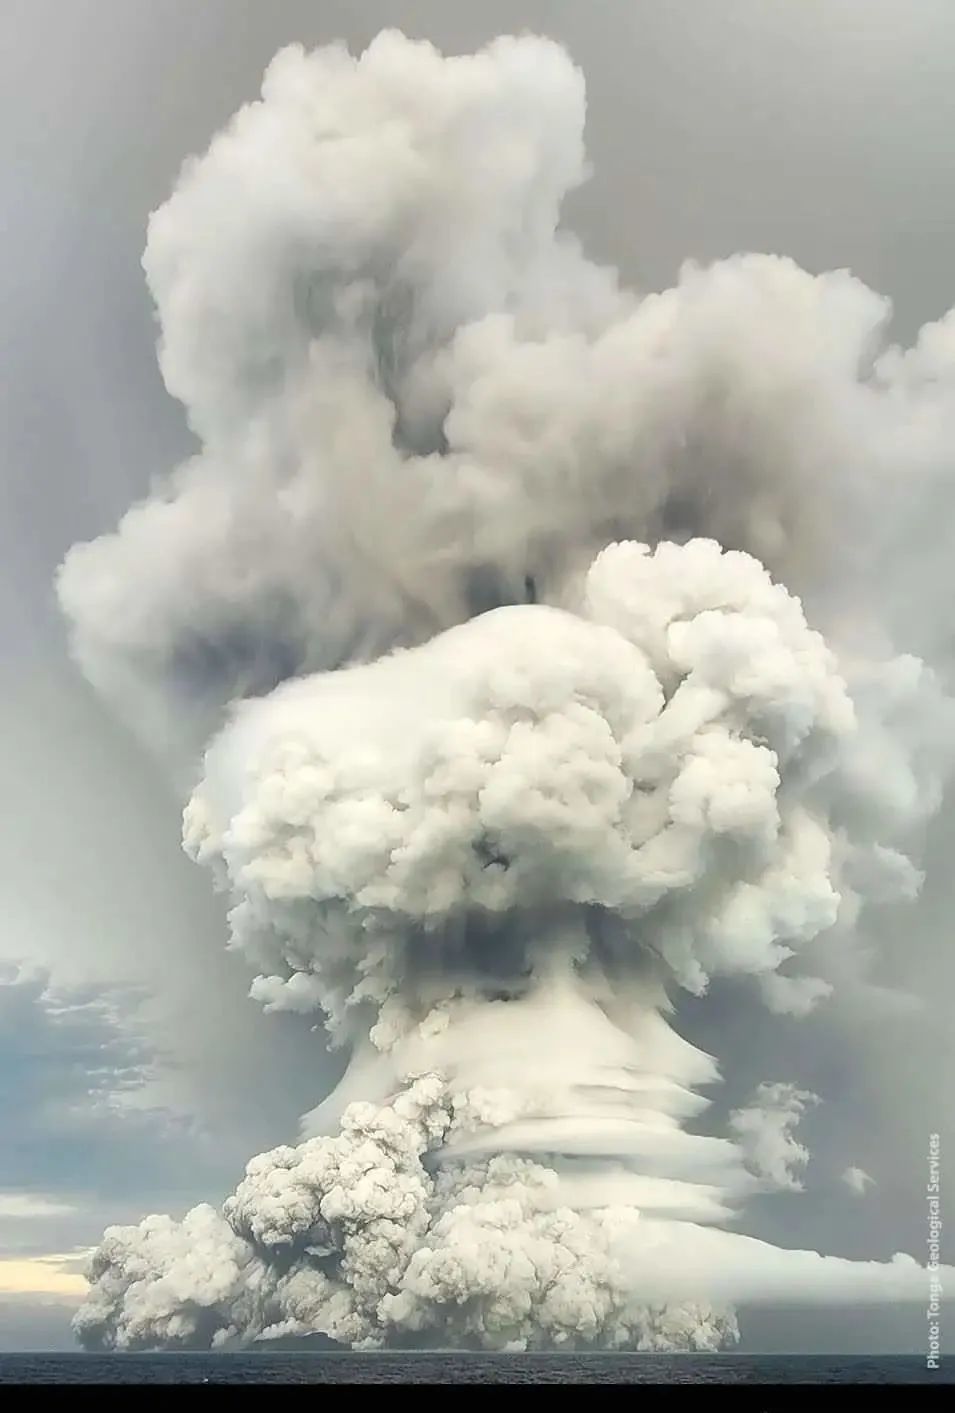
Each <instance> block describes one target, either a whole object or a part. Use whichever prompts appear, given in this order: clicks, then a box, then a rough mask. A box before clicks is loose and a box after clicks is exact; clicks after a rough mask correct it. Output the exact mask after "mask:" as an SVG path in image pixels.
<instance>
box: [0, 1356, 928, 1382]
mask: <svg viewBox="0 0 955 1413" xmlns="http://www.w3.org/2000/svg"><path fill="white" fill-rule="evenodd" d="M947 1362H948V1361H945V1360H943V1361H942V1369H941V1370H939V1371H937V1372H936V1371H934V1370H931V1369H926V1367H925V1359H924V1357H923V1356H922V1355H913V1354H895V1355H831V1354H826V1355H813V1354H810V1355H793V1354H718V1355H709V1354H706V1355H703V1354H677V1355H673V1354H464V1353H420V1354H403V1353H394V1352H392V1353H372V1354H348V1353H341V1354H339V1353H334V1354H325V1353H295V1352H282V1353H269V1354H267V1353H255V1354H0V1384H49V1383H55V1384H204V1383H208V1384H350V1383H351V1384H358V1383H361V1384H403V1383H404V1384H661V1383H662V1384H853V1383H860V1384H862V1383H865V1384H918V1383H945V1384H949V1383H951V1382H952V1381H953V1376H952V1372H951V1370H947V1369H946V1367H945V1365H946V1363H947Z"/></svg>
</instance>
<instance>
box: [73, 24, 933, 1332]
mask: <svg viewBox="0 0 955 1413" xmlns="http://www.w3.org/2000/svg"><path fill="white" fill-rule="evenodd" d="M583 121H584V86H583V80H582V77H581V75H580V73H579V72H578V71H577V70H576V69H575V68H574V66H573V65H572V63H571V62H570V60H569V59H568V57H567V55H566V54H565V53H564V52H563V50H561V49H560V48H559V47H558V46H556V45H555V44H552V43H550V42H548V41H545V40H541V39H536V38H530V37H528V38H521V39H509V38H505V39H499V40H497V41H495V42H494V43H493V44H491V45H489V46H488V47H487V48H486V49H484V50H483V51H481V52H480V53H478V54H476V55H473V56H468V57H455V58H444V57H442V56H441V55H440V54H439V53H437V52H436V51H435V49H433V48H432V47H431V46H430V45H428V44H424V43H412V42H410V41H409V40H407V39H405V38H404V37H403V36H401V35H400V34H397V33H385V34H382V35H380V36H379V37H378V38H377V39H376V40H375V41H374V43H373V44H372V45H371V46H370V47H369V48H368V50H367V51H366V52H365V53H363V54H362V55H361V56H360V57H358V58H354V57H352V56H351V55H350V54H349V53H348V52H347V51H346V50H345V49H344V48H342V47H339V46H335V47H331V48H324V49H320V50H317V51H316V52H314V53H305V52H304V51H303V50H301V49H300V48H296V47H292V48H289V49H286V50H284V51H283V52H282V53H280V54H279V55H278V56H277V57H276V58H275V60H274V61H273V62H272V64H271V65H270V67H269V69H268V71H267V73H266V76H265V79H264V83H263V88H262V98H261V101H259V102H256V103H254V104H251V105H250V106H248V107H246V108H244V109H243V110H242V111H241V112H240V113H239V114H238V115H237V116H236V118H235V119H234V120H233V121H232V123H231V124H230V126H229V127H228V129H227V130H226V131H225V132H223V133H222V134H221V135H219V136H218V137H217V138H216V139H215V140H214V142H213V143H212V145H211V147H210V148H209V151H208V152H207V153H206V155H205V156H204V157H202V158H200V159H197V160H192V161H190V162H189V163H188V164H187V165H186V167H185V168H184V169H183V172H182V175H181V177H180V180H179V184H178V186H177V188H176V191H175V193H174V194H173V196H172V197H171V198H170V200H169V201H168V202H167V203H166V205H165V206H163V207H162V208H160V210H159V211H157V212H156V213H155V215H154V216H153V217H152V220H151V222H150V228H149V238H148V244H147V249H146V255H145V260H144V264H145V269H146V273H147V276H148V280H149V285H150V289H151V291H152V293H153V296H154V298H155V300H156V303H157V306H158V309H159V314H160V318H161V323H162V338H161V344H160V356H161V364H162V370H163V374H164V377H165V381H166V385H167V387H168V389H169V391H170V392H171V393H172V394H173V395H174V396H176V397H177V398H179V399H180V400H181V401H182V402H183V403H184V405H185V407H186V409H187V412H188V416H189V421H190V425H191V427H192V429H193V430H194V431H195V433H196V435H197V437H198V438H199V439H200V442H201V450H200V451H199V452H198V453H197V454H196V455H195V456H194V457H193V458H192V459H191V460H190V461H188V462H187V463H186V464H185V465H184V466H182V467H180V468H179V469H178V470H177V471H176V472H175V473H174V474H173V475H172V476H171V477H170V479H169V480H168V481H167V482H166V483H165V484H164V485H162V486H161V487H159V488H158V489H157V490H156V491H155V493H154V494H153V496H152V497H151V498H150V499H149V500H147V501H145V502H144V503H142V504H139V505H137V506H135V507H134V508H133V509H131V510H130V511H129V512H128V514H127V515H126V516H125V517H124V519H123V521H122V523H121V524H120V526H119V528H118V530H117V531H116V532H115V533H114V534H110V535H105V536H103V537H102V538H100V539H98V540H96V541H94V542H93V543H91V544H86V545H80V546H77V547H75V548H74V549H73V550H72V551H71V553H70V554H69V556H68V558H67V560H66V562H65V564H64V565H63V568H62V570H61V574H60V578H59V593H60V599H61V602H62V605H63V608H64V610H65V612H66V614H67V616H68V618H69V620H70V622H71V625H72V632H73V646H74V651H75V655H76V657H77V660H78V662H79V663H80V665H81V666H82V668H83V670H84V671H85V672H86V674H87V675H88V677H89V678H90V679H91V681H92V682H93V683H94V684H95V685H96V686H97V687H98V688H99V689H100V690H101V691H102V692H103V693H104V694H105V695H106V696H107V697H108V698H109V699H110V700H112V701H113V702H114V703H115V704H116V706H117V709H118V710H119V711H121V712H122V713H123V714H125V715H126V716H127V717H128V718H129V719H130V720H131V721H132V722H133V723H134V724H135V725H136V727H137V729H139V731H140V732H141V733H142V734H143V736H144V737H145V738H146V740H147V741H148V742H149V743H150V744H151V745H153V746H154V747H155V748H157V749H158V750H160V751H161V752H163V753H164V754H165V755H166V757H167V758H168V759H169V760H170V762H171V764H172V765H173V766H174V768H175V769H176V770H177V771H182V770H184V769H185V770H189V771H191V772H192V775H193V779H195V776H196V774H198V777H199V778H198V783H197V784H196V785H195V788H194V790H193V791H192V793H191V798H190V799H189V803H188V805H187V807H186V810H185V826H184V841H185V847H186V849H187V851H188V852H189V854H190V855H191V856H192V857H193V858H195V859H196V860H197V861H198V862H199V863H201V864H204V865H207V866H208V867H209V868H210V869H211V871H212V875H213V877H214V880H215V882H216V884H217V886H218V887H220V888H221V889H222V890H224V892H225V893H226V894H227V895H228V898H229V902H230V911H229V924H230V929H231V946H232V947H233V948H234V949H235V951H236V952H238V953H239V954H240V956H241V957H242V958H244V959H246V960H247V961H248V963H250V964H251V966H252V968H253V969H254V972H255V979H254V981H253V982H252V995H253V997H255V998H256V999H257V1000H259V1001H260V1002H262V1003H263V1004H264V1005H265V1006H266V1008H268V1009H271V1010H278V1011H280V1010H291V1011H298V1012H304V1013H312V1012H315V1013H317V1014H319V1015H320V1016H322V1017H324V1020H325V1022H326V1024H327V1028H328V1031H329V1034H330V1037H331V1041H332V1043H334V1044H335V1045H338V1046H342V1047H345V1049H346V1050H347V1052H348V1054H349V1056H350V1060H349V1063H348V1066H347V1069H346V1072H345V1075H344V1078H343V1080H342V1081H341V1084H340V1085H339V1087H338V1088H337V1089H336V1090H335V1092H334V1093H333V1094H332V1095H331V1096H329V1097H328V1098H326V1099H325V1100H324V1102H322V1103H319V1104H318V1106H317V1107H316V1109H315V1110H314V1111H313V1112H312V1113H310V1114H309V1115H307V1116H306V1118H305V1120H304V1133H303V1139H304V1141H302V1142H301V1143H300V1144H299V1145H298V1146H297V1147H282V1148H278V1149H276V1150H274V1151H273V1152H270V1153H265V1154H261V1155H259V1156H258V1157H255V1158H253V1159H252V1161H251V1162H250V1163H249V1165H248V1168H247V1170H246V1174H245V1176H244V1178H243V1179H242V1181H241V1182H240V1183H239V1185H238V1187H237V1189H236V1191H235V1193H234V1195H233V1196H232V1197H230V1198H229V1199H228V1200H227V1202H226V1203H225V1205H224V1207H223V1208H222V1210H221V1211H216V1210H214V1209H213V1208H211V1207H205V1206H202V1207H197V1208H195V1209H193V1210H192V1211H191V1212H189V1213H188V1214H187V1215H186V1216H185V1218H184V1219H183V1220H182V1221H181V1222H176V1221H172V1220H171V1219H170V1218H168V1217H157V1216H152V1217H147V1218H146V1219H145V1221H144V1222H143V1223H142V1224H141V1225H140V1226H138V1227H125V1228H111V1229H110V1230H109V1231H108V1232H107V1233H106V1236H105V1238H104V1240H103V1243H102V1245H101V1247H100V1248H99V1250H98V1251H97V1253H96V1255H95V1256H94V1258H93V1262H92V1268H91V1282H92V1284H91V1290H90V1294H89V1297H88V1300H87V1302H86V1304H85V1305H84V1307H83V1308H82V1309H81V1311H80V1312H79V1314H78V1316H77V1319H76V1328H77V1331H78V1333H79V1335H80V1337H81V1339H83V1340H84V1342H87V1343H89V1344H93V1345H101V1346H102V1345H105V1346H108V1347H114V1346H115V1347H120V1348H129V1347H150V1346H157V1345H165V1344H184V1345H208V1344H210V1343H213V1344H221V1343H224V1342H228V1341H232V1340H248V1339H255V1338H263V1337H265V1338H267V1337H270V1336H275V1335H277V1334H301V1333H308V1332H322V1333H324V1334H326V1335H328V1336H330V1337H331V1338H333V1339H335V1340H338V1341H341V1342H343V1343H350V1344H358V1345H377V1344H382V1343H396V1344H401V1343H405V1344H407V1343H418V1342H435V1341H438V1342H442V1343H445V1344H446V1343H452V1342H459V1343H463V1344H469V1345H477V1346H483V1347H490V1348H526V1347H540V1346H547V1345H551V1344H555V1343H562V1342H571V1343H575V1344H586V1343H591V1344H595V1345H600V1346H628V1347H640V1348H663V1349H670V1348H715V1347H719V1346H720V1345H721V1344H723V1343H724V1342H726V1341H727V1340H732V1339H733V1338H734V1337H735V1335H736V1325H735V1317H734V1314H733V1307H734V1305H736V1304H737V1303H749V1302H752V1301H759V1300H769V1301H781V1300H786V1301H788V1302H789V1303H793V1302H826V1303H831V1302H834V1301H839V1300H852V1301H853V1302H854V1303H860V1302H865V1301H880V1300H888V1301H892V1300H901V1299H909V1298H912V1299H922V1298H923V1295H924V1290H925V1279H926V1277H925V1273H924V1271H923V1270H922V1269H921V1268H920V1267H919V1266H918V1264H917V1263H916V1262H915V1260H914V1259H913V1258H911V1257H906V1256H897V1257H896V1258H895V1259H894V1260H893V1261H892V1262H889V1263H882V1264H880V1263H876V1262H872V1263H866V1262H851V1261H845V1260H841V1259H837V1258H834V1257H824V1256H820V1255H818V1254H817V1253H815V1252H808V1251H788V1250H780V1249H777V1248H775V1247H773V1246H770V1245H767V1244H766V1243H764V1242H761V1241H757V1240H754V1239H752V1238H750V1237H747V1236H743V1235H741V1234H739V1233H737V1232H734V1231H733V1230H732V1229H731V1228H730V1225H729V1224H730V1223H731V1222H732V1221H734V1220H735V1219H736V1218H737V1215H738V1212H739V1210H740V1206H741V1204H742V1202H743V1200H744V1199H745V1197H746V1196H747V1194H749V1193H751V1192H755V1191H757V1190H760V1189H761V1188H766V1187H769V1186H775V1187H777V1188H786V1187H790V1188H793V1187H795V1188H798V1187H799V1185H800V1182H799V1177H798V1173H797V1171H796V1170H797V1169H799V1168H800V1167H801V1165H802V1164H804V1162H805V1159H806V1150H805V1149H804V1148H803V1147H802V1146H801V1145H799V1144H798V1143H797V1142H796V1141H795V1140H794V1139H793V1138H792V1136H791V1129H792V1127H793V1125H794V1124H795V1122H796V1120H797V1119H798V1117H799V1113H800V1112H801V1110H802V1109H803V1108H804V1107H805V1106H806V1105H807V1104H809V1103H810V1102H812V1100H813V1097H814V1096H811V1095H807V1094H805V1093H802V1092H801V1091H799V1090H796V1089H794V1088H793V1087H792V1086H791V1085H788V1084H786V1083H785V1082H783V1081H784V1078H785V1077H780V1076H777V1075H769V1076H767V1081H768V1082H767V1083H766V1084H764V1085H761V1086H760V1089H759V1090H758V1091H757V1094H756V1096H755V1098H754V1101H753V1104H752V1106H751V1107H749V1108H745V1109H742V1110H738V1111H736V1112H735V1113H734V1114H733V1116H732V1118H731V1121H730V1125H729V1133H728V1135H727V1136H726V1137H723V1138H720V1137H714V1136H703V1135H701V1134H698V1133H694V1132H693V1131H692V1121H693V1120H694V1119H695V1118H696V1117H697V1116H698V1115H699V1114H700V1113H701V1112H702V1110H703V1109H704V1107H705V1101H704V1100H703V1099H701V1097H700V1096H699V1094H698V1093H697V1090H698V1089H699V1088H700V1087H702V1086H705V1085H706V1084H708V1083H711V1082H712V1081H714V1080H715V1079H716V1078H717V1070H716V1066H715V1063H714V1062H713V1061H712V1060H711V1059H710V1058H709V1057H708V1056H706V1055H704V1054H702V1053H701V1052H700V1051H698V1050H696V1049H695V1048H694V1047H693V1046H691V1045H690V1044H688V1043H687V1042H686V1041H684V1040H683V1039H681V1038H680V1037H679V1036H678V1034H677V1033H676V1031H675V1030H674V1029H673V1028H672V1027H671V1023H670V1017H671V1015H672V1008H673V1007H674V1005H675V1004H676V1002H677V1000H678V997H679V995H680V993H681V992H691V993H694V994H697V995H700V994H703V993H704V992H705V991H706V988H707V985H708V982H709V980H710V979H711V978H713V977H717V976H724V977H735V978H736V979H737V984H738V985H739V986H740V987H745V988H748V989H749V991H750V993H751V997H752V1005H753V1006H757V1005H768V1006H769V1007H770V1008H772V1009H773V1010H775V1011H778V1012H785V1013H789V1014H790V1015H793V1016H799V1015H802V1014H804V1013H805V1012H806V1011H808V1010H809V1009H811V1008H812V1007H813V1006H814V1005H816V1004H819V1003H822V1004H824V1003H825V999H826V997H827V995H828V994H829V992H830V990H831V987H832V981H831V979H829V978H828V977H827V966H828V964H827V957H830V958H831V957H838V956H845V954H846V953H847V952H848V951H850V950H851V948H852V945H853V936H854V931H855V928H856V925H857V922H858V918H859V914H860V911H861V910H862V909H863V908H865V907H866V906H867V905H868V904H870V903H878V902H884V901H887V900H892V899H902V898H906V897H913V896H914V895H915V894H916V893H917V891H918V887H919V883H920V875H919V872H918V869H917V867H916V865H915V863H914V862H913V861H912V858H911V848H912V846H913V844H917V842H918V838H919V834H920V831H921V830H922V828H923V827H924V825H925V822H926V820H927V819H928V818H929V817H930V816H931V814H932V813H933V812H934V810H935V809H936V807H937V805H938V803H939V799H940V795H941V790H942V786H943V783H944V778H945V772H946V770H947V768H948V758H947V742H948V741H949V740H950V739H951V725H952V721H953V718H952V712H951V703H950V700H949V698H948V697H947V696H946V692H945V683H944V681H943V680H942V679H941V677H940V676H939V675H938V673H937V672H936V671H933V670H932V666H931V663H932V662H933V661H934V663H935V667H936V668H937V669H939V664H940V662H941V660H942V659H941V649H942V648H943V647H944V645H942V644H938V643H936V642H934V641H933V620H932V615H931V613H930V612H928V602H929V597H930V595H934V594H936V593H937V585H938V582H939V575H940V574H941V573H942V572H943V566H944V564H945V562H946V556H947V555H948V554H949V553H950V549H951V547H950V545H949V544H948V540H947V532H946V530H945V523H944V522H945V520H946V518H947V519H948V520H950V519H951V517H945V516H944V515H937V516H934V517H930V516H928V515H927V513H926V506H927V505H928V504H929V503H930V502H931V504H932V505H934V506H935V507H937V506H938V505H939V498H940V497H945V496H946V495H947V493H948V486H949V485H950V484H951V481H952V478H951V475H950V459H951V455H950V451H949V448H950V446H951V445H952V444H953V441H952V437H953V433H955V322H953V320H952V318H951V317H950V318H949V319H947V320H943V321H942V322H941V323H939V324H937V325H934V326H931V327H929V328H927V329H925V330H924V331H923V332H922V334H921V336H920V338H919V340H918V343H917V345H916V346H915V348H914V349H912V350H910V351H908V352H902V351H900V350H899V349H896V348H894V347H890V346H887V345H886V343H885V341H884V329H885V326H886V324H887V322H888V318H889V313H890V311H889V307H888V304H887V301H885V300H883V299H882V298H880V297H879V296H877V295H875V294H873V293H872V292H871V291H870V290H868V289H867V288H866V287H865V286H864V285H862V284H860V283H859V282H858V281H857V280H855V279H853V278H852V277H851V276H850V275H848V274H846V273H836V274H826V275H822V276H812V275H810V274H807V273H806V272H805V271H803V270H800V269H799V268H797V267H796V266H795V265H794V264H792V263H791V262H790V261H788V260H785V259H780V258H776V257H769V256H740V257H735V258H733V259H731V260H727V261H724V262H721V263H719V264H716V265H714V266H712V267H710V268H706V269H703V268H697V267H692V266H691V267H687V268H686V269H685V270H684V271H683V273H682V275H681V278H680V281H679V283H678V285H677V286H676V287H675V288H674V289H671V290H669V291H667V292H666V293H664V294H659V295H650V296H647V297H644V298H638V297H636V296H635V295H632V294H629V293H627V292H626V291H622V290H621V289H620V288H619V287H618V283H617V280H616V277H615V275H614V273H613V272H612V271H609V270H606V269H602V268H599V267H597V266H595V265H594V264H592V263H590V262H589V261H588V260H587V259H586V257H585V256H584V254H583V253H582V251H581V249H580V248H579V245H578V243H577V242H576V241H575V239H574V238H573V237H572V236H571V235H570V234H568V233H567V232H565V231H563V230H562V229H561V228H560V225H559V215H560V207H561V202H562V199H563V197H564V196H565V194H566V193H567V192H568V190H570V189H571V188H573V187H574V186H575V185H577V184H578V183H579V182H580V181H581V180H582V179H583V176H584V170H585V163H584V150H583ZM930 519H931V520H933V522H934V524H933V525H932V526H930V527H929V529H928V530H927V528H926V526H927V522H928V521H929V520H930ZM916 540H917V542H918V546H919V549H918V555H917V556H915V555H913V554H911V553H909V552H908V547H911V546H912V545H913V544H914V543H915V542H916ZM876 571H877V572H876ZM810 625H812V626H810ZM906 635H907V636H906ZM899 648H902V649H907V650H909V652H910V653H915V652H917V653H918V654H919V656H914V655H907V656H899V655H898V649H899ZM939 670H940V669H939ZM200 760H201V762H202V764H201V769H199V768H198V762H199V761H200ZM828 969H829V970H830V971H832V974H833V975H834V974H836V973H837V972H838V967H836V968H835V969H832V968H828ZM320 1097H321V1096H318V1095H317V1096H316V1099H317V1100H318V1099H320Z"/></svg>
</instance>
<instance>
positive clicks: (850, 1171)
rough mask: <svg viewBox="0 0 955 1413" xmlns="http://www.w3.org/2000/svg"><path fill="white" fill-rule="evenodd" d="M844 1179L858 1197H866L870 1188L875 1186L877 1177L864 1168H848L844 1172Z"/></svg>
mask: <svg viewBox="0 0 955 1413" xmlns="http://www.w3.org/2000/svg"><path fill="white" fill-rule="evenodd" d="M842 1181H843V1182H844V1183H845V1185H846V1187H847V1188H848V1189H849V1191H850V1192H853V1193H855V1195H856V1197H864V1196H865V1195H866V1193H867V1192H868V1190H869V1188H870V1187H874V1186H875V1178H874V1177H872V1176H871V1175H870V1174H869V1173H867V1172H866V1171H865V1169H864V1168H856V1167H851V1168H846V1170H845V1172H844V1173H843V1174H842Z"/></svg>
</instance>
